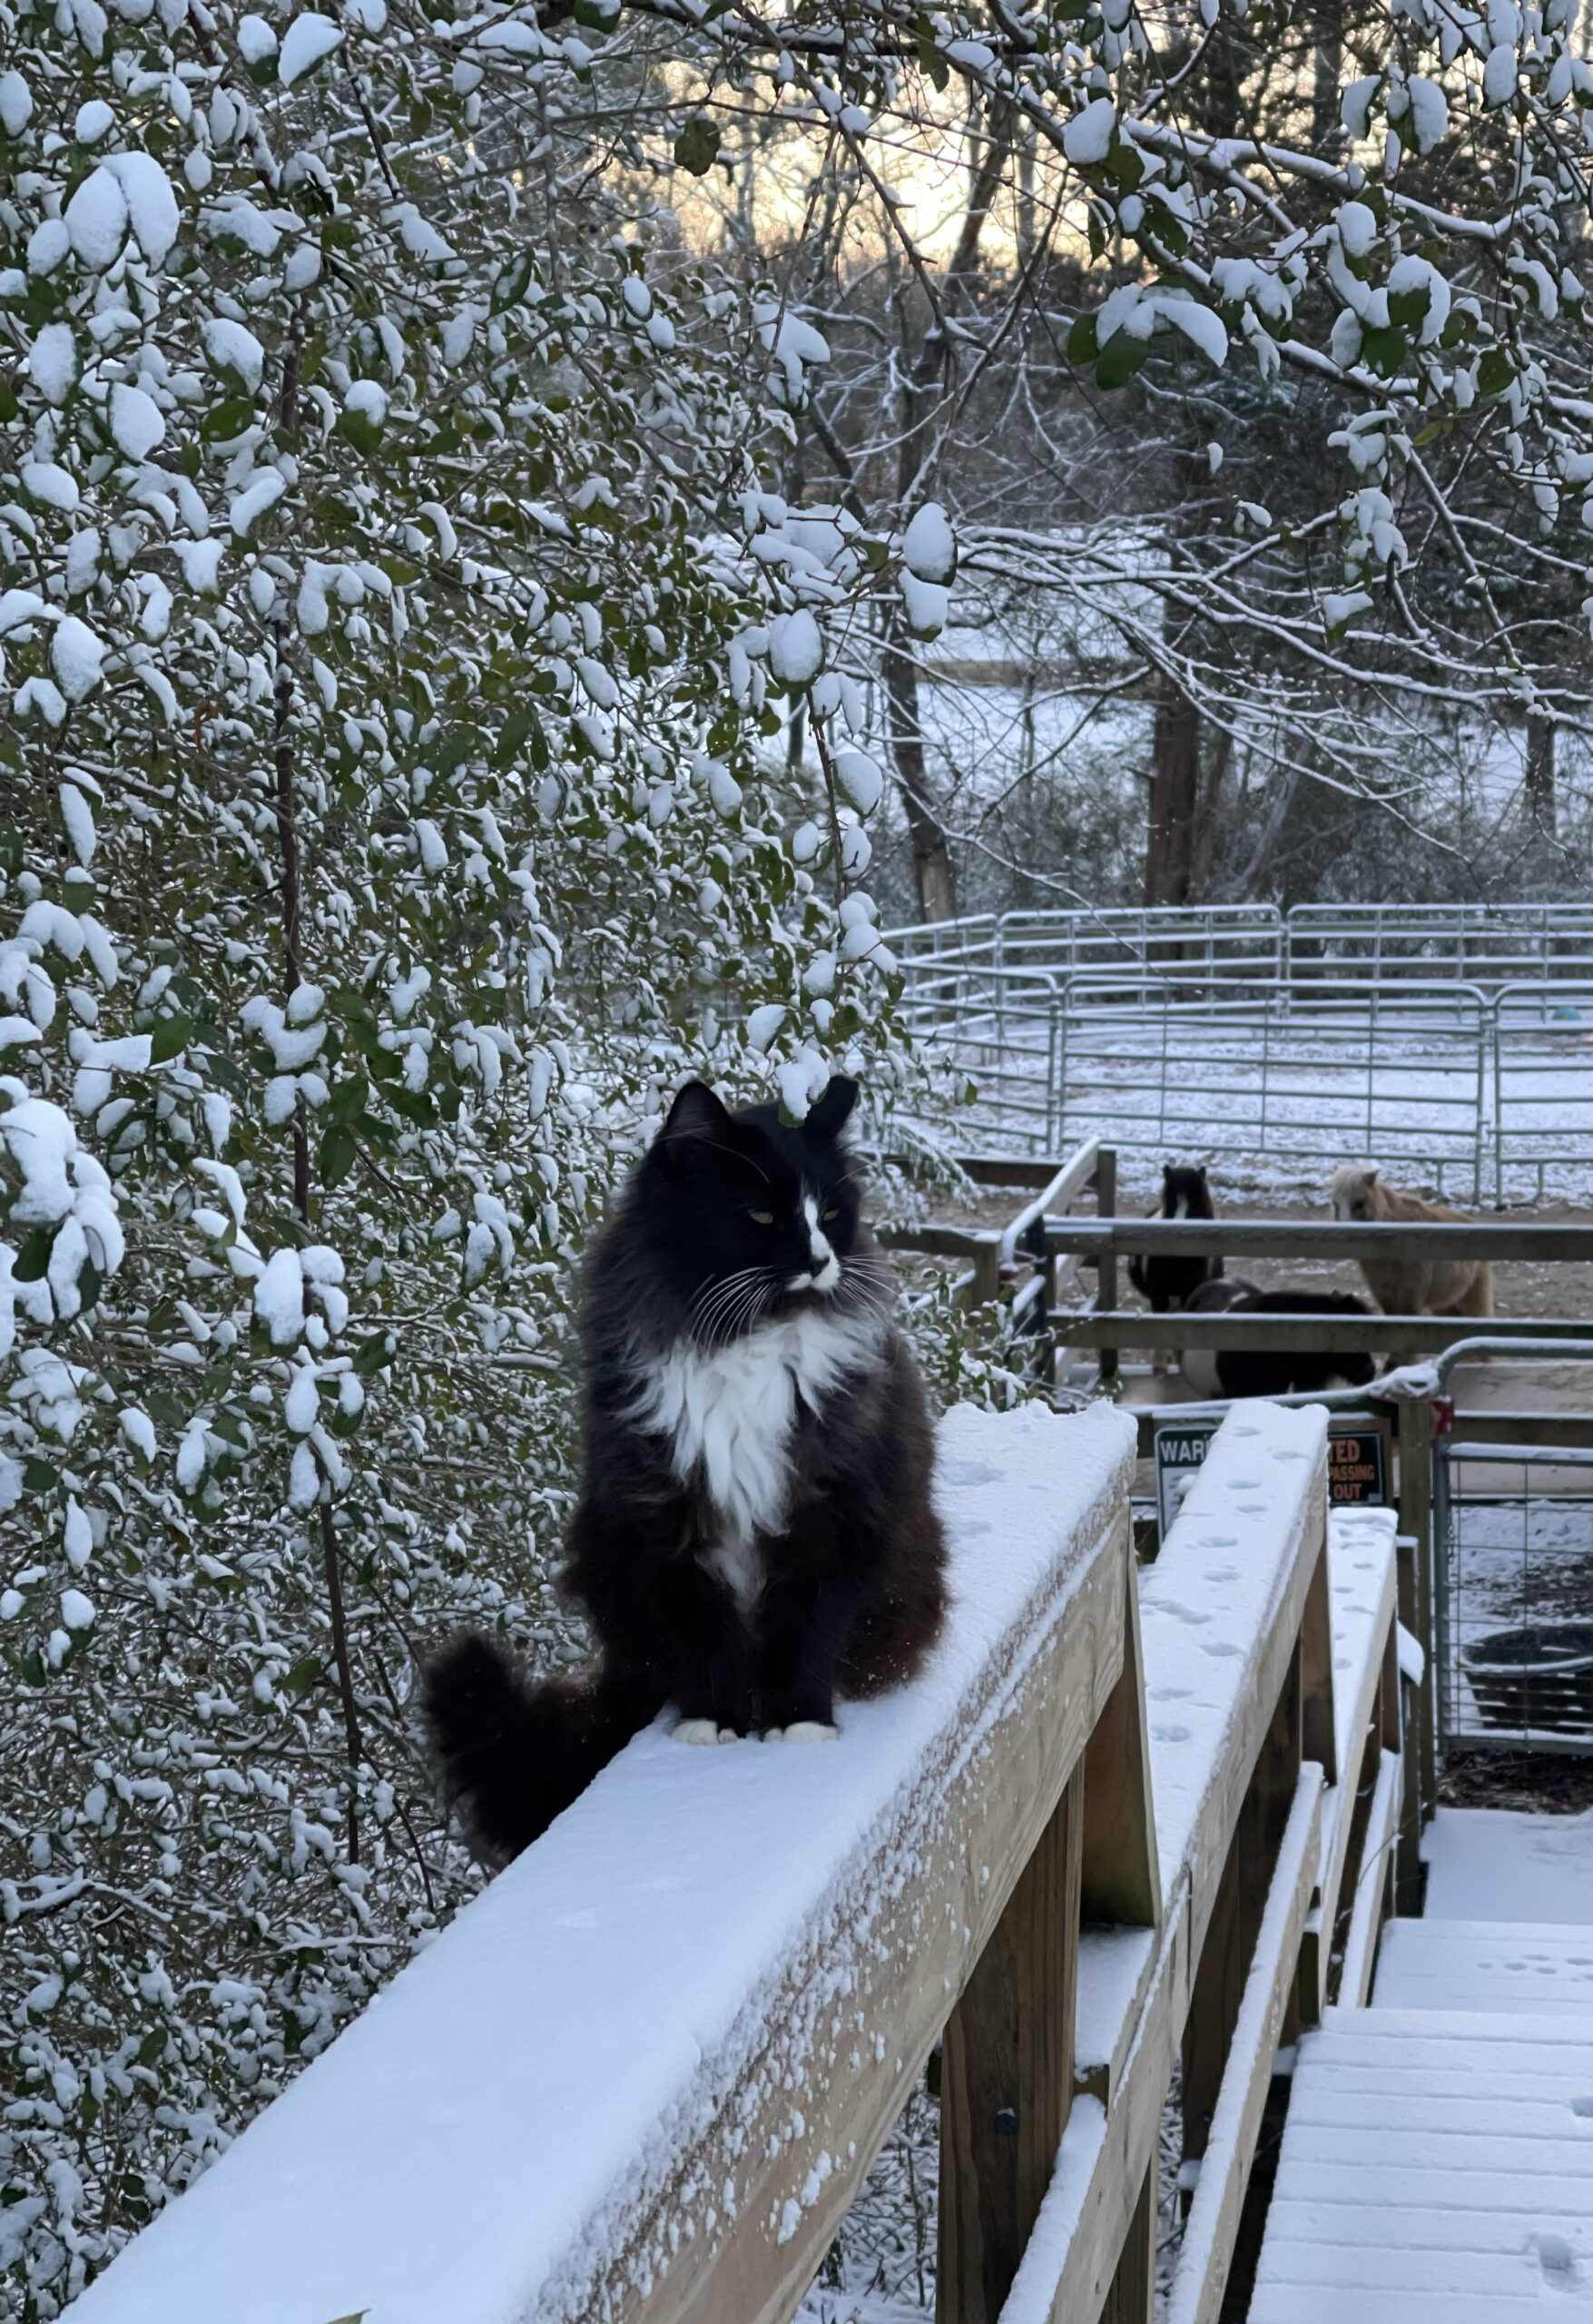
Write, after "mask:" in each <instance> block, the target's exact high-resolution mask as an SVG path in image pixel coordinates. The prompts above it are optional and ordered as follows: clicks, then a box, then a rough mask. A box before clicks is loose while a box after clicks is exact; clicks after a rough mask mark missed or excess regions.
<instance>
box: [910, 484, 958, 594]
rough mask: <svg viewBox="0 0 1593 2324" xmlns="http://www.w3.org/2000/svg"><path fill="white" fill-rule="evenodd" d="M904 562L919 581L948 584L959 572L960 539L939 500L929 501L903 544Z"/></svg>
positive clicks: (915, 519) (913, 521)
mask: <svg viewBox="0 0 1593 2324" xmlns="http://www.w3.org/2000/svg"><path fill="white" fill-rule="evenodd" d="M901 556H902V562H903V563H904V564H905V565H906V566H907V569H908V571H909V572H910V573H916V574H917V576H918V577H919V580H920V581H949V580H950V578H951V576H952V575H953V573H955V572H956V570H957V536H956V534H955V533H954V532H953V531H952V529H951V520H950V518H949V517H948V516H947V514H946V511H945V509H944V508H942V507H941V506H940V504H939V501H938V500H926V501H925V503H924V505H923V507H921V508H920V509H919V513H918V515H917V516H916V517H914V518H913V520H912V522H911V524H910V526H909V527H908V528H907V530H906V532H905V533H904V534H903V535H902V540H901Z"/></svg>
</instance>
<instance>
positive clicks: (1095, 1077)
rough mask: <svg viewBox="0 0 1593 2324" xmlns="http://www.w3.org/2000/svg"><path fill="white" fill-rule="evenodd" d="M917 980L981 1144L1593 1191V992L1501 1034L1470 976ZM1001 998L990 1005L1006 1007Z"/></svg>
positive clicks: (927, 1021)
mask: <svg viewBox="0 0 1593 2324" xmlns="http://www.w3.org/2000/svg"><path fill="white" fill-rule="evenodd" d="M918 995H919V997H918V998H916V999H910V1009H911V1014H912V1019H913V1022H914V1025H915V1030H916V1034H917V1038H918V1039H919V1044H920V1047H921V1049H922V1050H923V1053H924V1054H925V1056H926V1058H928V1059H931V1060H932V1061H934V1062H935V1063H936V1064H937V1065H939V1066H940V1067H941V1068H953V1067H954V1068H956V1070H957V1072H958V1074H959V1077H960V1078H963V1079H964V1080H965V1081H966V1082H967V1083H969V1084H971V1087H972V1090H973V1093H974V1094H973V1096H972V1098H971V1101H970V1102H969V1105H968V1107H967V1108H966V1110H965V1111H964V1113H963V1114H962V1116H961V1123H962V1130H963V1136H964V1137H965V1138H966V1140H967V1141H968V1142H969V1144H971V1145H978V1146H981V1147H985V1148H986V1149H987V1150H1003V1149H1005V1150H1015V1151H1019V1152H1044V1153H1055V1154H1064V1153H1067V1152H1068V1151H1070V1150H1071V1149H1072V1148H1073V1147H1076V1146H1077V1145H1078V1144H1080V1143H1081V1142H1082V1141H1083V1140H1084V1139H1085V1138H1087V1137H1098V1138H1100V1139H1101V1140H1102V1142H1103V1143H1104V1144H1107V1145H1112V1146H1115V1147H1117V1148H1118V1150H1119V1153H1120V1155H1121V1163H1120V1183H1122V1184H1123V1185H1124V1186H1125V1187H1126V1188H1127V1189H1128V1190H1130V1191H1136V1190H1137V1188H1138V1187H1140V1186H1142V1185H1150V1184H1154V1183H1155V1180H1156V1178H1157V1177H1158V1176H1159V1173H1160V1169H1161V1165H1162V1163H1163V1161H1165V1160H1166V1159H1168V1158H1169V1157H1179V1158H1181V1159H1185V1160H1188V1161H1205V1162H1208V1163H1221V1164H1222V1165H1223V1167H1224V1171H1225V1173H1226V1175H1228V1176H1230V1177H1232V1178H1234V1180H1235V1181H1236V1182H1238V1183H1241V1184H1244V1185H1247V1186H1250V1187H1254V1188H1255V1189H1256V1190H1258V1191H1260V1190H1264V1189H1275V1190H1278V1191H1288V1190H1293V1189H1295V1188H1298V1187H1306V1186H1310V1187H1316V1186H1317V1185H1318V1184H1319V1183H1320V1181H1321V1179H1322V1177H1323V1175H1324V1174H1325V1172H1326V1171H1327V1170H1329V1169H1331V1167H1332V1165H1333V1164H1334V1163H1336V1162H1339V1161H1343V1160H1360V1159H1362V1158H1364V1159H1368V1160H1374V1161H1376V1162H1378V1163H1379V1164H1381V1165H1382V1167H1384V1168H1385V1169H1388V1170H1389V1171H1390V1172H1391V1173H1393V1172H1403V1173H1404V1174H1405V1175H1407V1176H1409V1177H1413V1178H1415V1179H1417V1180H1418V1181H1420V1182H1421V1183H1424V1184H1431V1185H1436V1186H1438V1187H1440V1188H1441V1191H1442V1192H1443V1193H1445V1194H1446V1195H1448V1196H1451V1197H1452V1198H1454V1199H1456V1200H1459V1201H1470V1202H1483V1201H1491V1200H1495V1199H1502V1200H1503V1201H1505V1202H1510V1203H1519V1202H1526V1201H1531V1200H1540V1199H1545V1198H1552V1199H1558V1200H1561V1201H1582V1200H1587V1199H1588V1198H1590V1197H1593V1007H1588V1006H1586V1005H1583V1004H1581V1003H1579V1002H1572V1001H1562V1002H1559V1003H1557V1004H1556V1014H1555V1016H1554V1018H1553V1019H1551V1020H1550V1021H1548V1022H1544V1021H1539V1020H1538V1019H1533V1020H1532V1021H1531V1022H1523V1021H1521V1020H1520V1019H1519V1017H1518V1018H1517V1019H1514V1020H1511V1021H1509V1022H1507V1023H1506V1025H1505V1027H1504V1029H1503V1030H1502V1031H1500V1032H1499V1033H1498V1035H1497V1038H1496V1030H1495V1026H1494V1022H1493V1018H1492V1015H1491V1013H1490V1011H1489V1010H1487V1009H1483V1008H1482V1007H1481V1006H1480V1004H1479V1002H1478V1000H1477V999H1476V997H1475V996H1469V995H1468V994H1467V993H1466V992H1465V991H1464V990H1463V989H1460V988H1456V989H1455V990H1453V991H1451V992H1450V993H1448V994H1445V995H1443V996H1441V998H1436V999H1435V998H1433V997H1431V996H1428V997H1423V998H1421V999H1420V1000H1413V999H1411V998H1409V997H1406V998H1404V999H1401V997H1400V996H1399V994H1398V992H1397V990H1395V991H1393V992H1392V993H1389V994H1386V995H1384V994H1380V996H1379V998H1378V1000H1377V1013H1376V1016H1375V1019H1374V1018H1373V1017H1372V1015H1371V1014H1370V1013H1369V1012H1368V1011H1367V1009H1364V1008H1362V1007H1360V1006H1350V1005H1347V1004H1337V1003H1335V1004H1333V1005H1332V1006H1323V1005H1322V1004H1321V1003H1320V1002H1319V1003H1318V1004H1317V1005H1315V1006H1301V1005H1299V1001H1298V996H1297V995H1296V996H1295V997H1294V998H1293V1000H1290V999H1288V998H1286V997H1285V998H1284V999H1281V1000H1273V1001H1269V1002H1265V1003H1264V1002H1262V1001H1260V1000H1255V1001H1251V1000H1246V1001H1244V1002H1240V1001H1235V1002H1233V1003H1224V1004H1219V1005H1214V1006H1211V1007H1206V1006H1199V1007H1196V1006H1193V1005H1185V1004H1183V1003H1175V1002H1165V1003H1164V1002H1158V1001H1155V1000H1149V1001H1146V1002H1145V1003H1143V1005H1142V1003H1141V1002H1140V1001H1139V1000H1137V999H1136V1000H1134V1001H1133V1002H1132V1003H1131V1002H1129V1001H1127V1000H1122V999H1115V1000H1108V999H1105V998H1103V999H1101V1000H1098V1001H1097V1000H1092V999H1091V998H1090V996H1089V994H1088V993H1087V991H1075V992H1074V993H1073V994H1072V995H1070V996H1068V997H1067V998H1066V999H1065V998H1064V997H1063V996H1062V995H1061V993H1060V992H1057V993H1056V994H1055V995H1053V993H1052V992H1051V991H1050V990H1047V987H1046V985H1045V984H1044V983H1043V982H1042V981H1041V980H1038V979H1037V978H1030V977H1024V978H1013V979H1008V980H1004V982H1003V986H1002V990H1001V991H1000V993H999V995H998V996H997V995H994V994H993V993H992V990H991V988H990V986H989V984H988V982H986V983H984V989H983V990H982V991H979V990H976V988H975V986H974V984H973V983H972V982H971V981H970V982H969V984H967V985H966V986H965V987H964V988H963V989H962V990H960V991H959V990H954V989H953V988H951V987H950V986H947V987H944V988H941V989H939V990H935V991H933V993H931V992H930V990H929V989H928V988H927V987H923V986H920V987H919V988H918ZM996 1000H998V1001H999V1006H997V1005H995V1003H996Z"/></svg>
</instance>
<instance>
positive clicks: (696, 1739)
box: [674, 1718, 742, 1743]
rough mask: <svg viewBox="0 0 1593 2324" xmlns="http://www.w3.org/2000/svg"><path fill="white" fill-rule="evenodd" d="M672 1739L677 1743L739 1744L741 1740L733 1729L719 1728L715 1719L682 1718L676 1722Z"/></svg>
mask: <svg viewBox="0 0 1593 2324" xmlns="http://www.w3.org/2000/svg"><path fill="white" fill-rule="evenodd" d="M674 1739H675V1741H676V1742H677V1743H739V1742H740V1741H741V1739H742V1738H741V1737H740V1736H739V1735H738V1734H737V1733H736V1731H735V1729H734V1728H733V1727H721V1725H720V1724H719V1721H718V1720H717V1719H716V1718H683V1719H680V1720H678V1721H677V1722H676V1725H675V1730H674Z"/></svg>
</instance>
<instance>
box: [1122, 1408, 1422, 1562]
mask: <svg viewBox="0 0 1593 2324" xmlns="http://www.w3.org/2000/svg"><path fill="white" fill-rule="evenodd" d="M1217 1427H1218V1423H1217V1422H1215V1421H1214V1420H1201V1421H1189V1422H1185V1423H1182V1424H1181V1423H1178V1422H1177V1421H1166V1422H1164V1423H1163V1424H1162V1425H1161V1426H1160V1427H1159V1428H1158V1429H1157V1431H1156V1434H1155V1447H1156V1516H1157V1520H1158V1522H1159V1524H1160V1526H1161V1533H1162V1539H1163V1541H1165V1540H1166V1538H1167V1531H1168V1528H1169V1527H1170V1526H1171V1524H1172V1522H1173V1520H1174V1519H1175V1517H1176V1516H1177V1514H1178V1512H1179V1510H1180V1509H1181V1508H1182V1507H1183V1505H1184V1496H1185V1493H1186V1492H1188V1491H1189V1488H1190V1486H1191V1485H1192V1484H1193V1483H1194V1482H1195V1478H1196V1477H1197V1476H1198V1475H1199V1474H1200V1468H1201V1463H1202V1462H1203V1461H1204V1460H1205V1456H1206V1452H1207V1451H1208V1449H1209V1447H1210V1444H1211V1441H1212V1439H1213V1437H1214V1435H1215V1434H1216V1433H1217ZM1328 1499H1329V1500H1330V1501H1333V1502H1362V1504H1364V1505H1367V1506H1370V1507H1372V1508H1379V1509H1381V1508H1382V1507H1383V1506H1384V1505H1385V1504H1386V1503H1387V1501H1388V1461H1387V1452H1386V1443H1385V1434H1384V1432H1383V1430H1382V1429H1381V1428H1380V1427H1379V1426H1378V1424H1377V1423H1376V1422H1375V1421H1373V1420H1341V1421H1330V1422H1329V1423H1328Z"/></svg>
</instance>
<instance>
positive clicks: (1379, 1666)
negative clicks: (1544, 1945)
mask: <svg viewBox="0 0 1593 2324" xmlns="http://www.w3.org/2000/svg"><path fill="white" fill-rule="evenodd" d="M1384 1522H1385V1523H1386V1519H1385V1520H1384ZM1352 1561H1353V1564H1352ZM1373 1565H1376V1566H1378V1567H1380V1569H1381V1570H1380V1571H1376V1573H1375V1576H1374V1577H1372V1578H1371V1581H1370V1594H1369V1593H1368V1581H1369V1576H1368V1573H1367V1571H1366V1569H1367V1568H1368V1567H1370V1566H1373ZM1328 1571H1329V1577H1330V1585H1331V1588H1332V1596H1333V1599H1334V1601H1335V1605H1336V1610H1337V1613H1338V1620H1336V1621H1335V1623H1334V1627H1333V1637H1332V1659H1333V1661H1334V1664H1335V1665H1336V1666H1339V1667H1337V1668H1335V1670H1334V1674H1333V1675H1334V1681H1335V1683H1334V1713H1333V1723H1334V1732H1335V1738H1336V1748H1337V1753H1338V1776H1337V1780H1336V1781H1335V1783H1334V1784H1333V1787H1332V1789H1331V1790H1330V1792H1329V1794H1328V1796H1327V1798H1326V1799H1325V1801H1324V1802H1323V1853H1322V1866H1321V1878H1320V1885H1319V1889H1318V1902H1319V1904H1320V1905H1321V1907H1322V1910H1321V1917H1320V1921H1319V1923H1318V1925H1316V1927H1314V1928H1313V1931H1312V1932H1311V1935H1310V1937H1309V1939H1308V1941H1307V1944H1306V1946H1305V1954H1304V1974H1305V1976H1306V1978H1307V1981H1308V1983H1309V1982H1310V1981H1312V1980H1314V1988H1313V1995H1312V1998H1313V2001H1314V2004H1315V2006H1314V2009H1313V2011H1312V2013H1311V2014H1313V2015H1314V2014H1320V2013H1321V2010H1322V2008H1323V2004H1324V2003H1325V2002H1326V2000H1327V1994H1328V1969H1329V1961H1330V1958H1331V1955H1332V1947H1333V1942H1334V1937H1335V1934H1336V1932H1337V1929H1338V1924H1339V1919H1340V1915H1342V1911H1343V1907H1344V1903H1345V1897H1344V1879H1345V1874H1346V1872H1347V1870H1348V1869H1349V1867H1350V1866H1351V1865H1352V1864H1358V1863H1359V1861H1360V1858H1359V1856H1357V1855H1356V1854H1355V1852H1354V1838H1355V1829H1354V1827H1355V1811H1356V1808H1357V1807H1358V1805H1359V1804H1360V1801H1361V1795H1362V1790H1363V1789H1364V1790H1366V1791H1367V1792H1368V1793H1370V1788H1371V1781H1372V1780H1374V1779H1375V1775H1373V1777H1372V1778H1371V1779H1369V1780H1367V1781H1366V1782H1364V1783H1363V1780H1362V1778H1363V1771H1364V1769H1365V1766H1366V1751H1367V1746H1368V1742H1369V1739H1371V1737H1372V1726H1373V1714H1374V1711H1375V1710H1376V1708H1377V1703H1378V1697H1379V1691H1380V1689H1381V1687H1382V1676H1383V1669H1384V1664H1385V1659H1386V1655H1387V1650H1388V1646H1389V1643H1390V1642H1391V1640H1392V1637H1393V1626H1394V1600H1395V1574H1394V1558H1393V1554H1392V1543H1391V1541H1389V1540H1388V1538H1387V1536H1386V1535H1385V1534H1383V1533H1382V1528H1381V1527H1379V1528H1378V1529H1377V1531H1376V1533H1375V1534H1374V1532H1373V1530H1372V1523H1371V1522H1365V1521H1362V1522H1361V1523H1359V1524H1357V1522H1356V1521H1355V1520H1354V1519H1351V1520H1350V1521H1349V1525H1348V1526H1341V1529H1340V1531H1338V1534H1337V1537H1336V1538H1335V1539H1334V1540H1332V1542H1331V1544H1330V1550H1329V1566H1328ZM1346 1663H1347V1664H1348V1665H1349V1667H1348V1668H1345V1667H1343V1666H1344V1665H1345V1664H1346ZM1305 1749H1306V1756H1307V1757H1308V1758H1309V1757H1310V1756H1311V1737H1310V1735H1309V1734H1308V1736H1307V1738H1306V1745H1305ZM1367 1805H1368V1806H1370V1799H1369V1798H1368V1802H1367Z"/></svg>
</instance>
